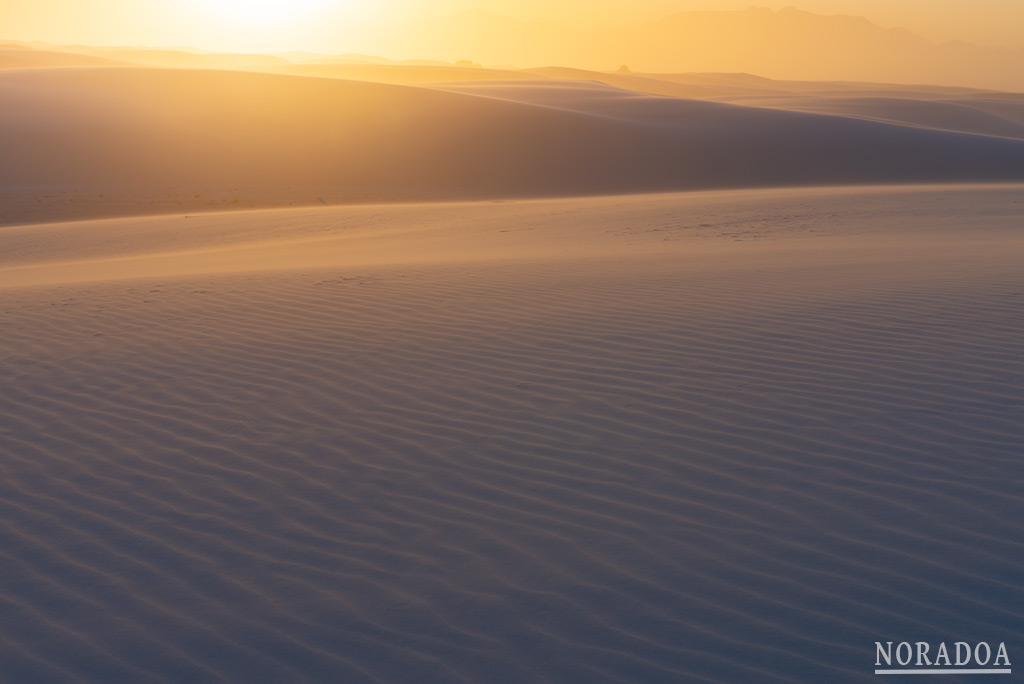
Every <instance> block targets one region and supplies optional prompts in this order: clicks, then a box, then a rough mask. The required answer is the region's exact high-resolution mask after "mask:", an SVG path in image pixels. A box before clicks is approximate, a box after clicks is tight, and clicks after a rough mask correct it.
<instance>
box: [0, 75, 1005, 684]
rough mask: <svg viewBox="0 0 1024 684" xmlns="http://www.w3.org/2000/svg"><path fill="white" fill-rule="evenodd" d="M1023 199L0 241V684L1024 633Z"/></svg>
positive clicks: (808, 664) (671, 657) (371, 670)
mask: <svg viewBox="0 0 1024 684" xmlns="http://www.w3.org/2000/svg"><path fill="white" fill-rule="evenodd" d="M403 92H404V91H403ZM445 101H447V100H445ZM1022 202H1024V186H1022V185H1004V186H972V187H965V186H934V187H917V188H889V189H880V188H846V189H805V190H732V191H720V192H705V193H684V194H665V195H649V196H636V197H608V198H589V199H588V198H583V199H549V200H536V201H515V202H500V203H491V202H486V203H484V202H467V203H461V204H433V205H376V206H359V207H322V208H320V209H317V210H312V209H292V210H280V211H263V212H239V213H231V214H209V215H204V216H199V217H192V218H189V219H185V218H183V217H182V216H173V217H169V216H165V217H151V218H146V219H134V220H103V221H93V222H83V223H74V224H53V225H36V226H18V227H7V228H0V315H2V317H3V321H4V335H3V337H2V338H0V358H2V359H3V362H2V363H0V381H2V383H3V387H4V391H3V392H2V393H0V455H2V460H0V468H2V473H3V477H2V478H0V501H2V505H3V509H4V515H3V516H2V520H0V565H2V568H3V571H2V572H0V604H2V610H3V614H4V616H5V617H4V619H2V620H0V654H2V660H3V673H4V674H3V678H5V679H6V680H7V681H11V682H32V683H33V684H46V683H50V682H53V683H57V682H59V683H61V684H64V683H66V682H88V683H97V684H99V683H103V684H109V683H110V682H165V683H170V684H184V683H186V682H187V683H189V684H203V683H206V682H239V683H241V682H245V683H246V684H253V683H262V682H266V683H268V684H269V683H275V684H276V683H279V682H296V683H297V682H317V683H322V682H347V683H348V682H352V683H361V682H395V683H398V682H417V683H425V684H426V683H432V682H437V683H442V682H443V683H445V684H447V683H450V682H466V683H479V682H509V683H510V684H512V683H515V684H520V683H522V682H558V683H561V682H565V683H566V684H568V683H572V684H576V683H578V682H601V683H604V682H608V683H611V682H630V683H639V682H643V683H645V684H658V683H661V682H666V683H667V682H672V683H676V682H680V681H686V682H722V683H725V682H729V683H733V682H764V683H768V684H773V683H776V682H778V683H781V682H837V683H843V684H845V683H847V682H850V683H852V682H869V681H873V679H874V677H873V675H872V674H871V671H872V663H873V660H872V657H873V642H874V641H875V640H878V639H886V638H888V639H901V638H907V639H918V638H920V639H932V640H940V639H943V638H946V639H948V638H950V637H949V635H973V636H972V638H978V639H990V640H1005V641H1006V642H1008V643H1011V644H1013V643H1022V642H1024V610H1022V608H1021V606H1024V592H1022V588H1021V584H1020V582H1019V576H1020V562H1021V557H1022V545H1021V539H1020V535H1019V521H1020V520H1021V519H1022V517H1024V496H1022V491H1024V464H1022V462H1021V460H1020V458H1019V457H1020V454H1021V453H1022V449H1024V422H1022V421H1021V420H1020V418H1021V412H1022V409H1024V363H1022V357H1021V340H1022V339H1024V273H1022V270H1021V268H1020V264H1021V263H1022V258H1024V234H1022V233H1021V232H1020V225H1021V218H1022V208H1024V204H1022Z"/></svg>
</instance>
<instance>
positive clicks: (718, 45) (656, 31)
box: [399, 7, 1024, 90]
mask: <svg viewBox="0 0 1024 684" xmlns="http://www.w3.org/2000/svg"><path fill="white" fill-rule="evenodd" d="M399 30H400V32H401V34H402V37H403V40H407V46H408V49H409V50H410V51H412V52H415V53H416V54H417V55H419V56H423V57H435V58H440V59H447V60H454V59H460V58H467V59H474V60H477V61H481V62H484V63H487V64H517V65H519V66H526V67H534V66H547V65H561V66H565V65H571V66H578V67H583V68H590V69H605V70H611V69H615V68H617V67H618V66H619V65H621V64H626V65H628V66H629V67H630V68H631V69H632V70H633V71H640V72H643V71H649V72H689V71H700V72H708V71H715V72H751V73H756V74H759V75H762V76H768V77H772V78H783V79H807V80H867V81H882V82H891V83H913V82H920V83H933V84H940V85H963V86H973V87H981V88H994V89H1009V90H1024V52H1022V51H1020V50H1010V49H997V48H989V47H982V46H977V45H970V44H967V43H945V44H941V45H939V44H935V43H932V42H930V41H928V40H926V39H924V38H921V37H920V36H917V35H915V34H914V33H912V32H910V31H908V30H906V29H903V28H894V29H886V28H882V27H880V26H878V25H876V24H873V23H872V22H870V21H868V20H867V19H865V18H863V17H854V16H846V15H828V16H826V15H820V14H814V13H812V12H806V11H803V10H798V9H794V8H786V9H783V10H778V11H775V10H772V9H765V8H756V7H752V8H749V9H746V10H740V11H720V12H679V13H676V14H672V15H670V16H667V17H665V18H663V19H660V20H658V21H654V22H649V23H646V24H643V25H640V26H633V27H623V28H621V29H617V30H614V31H609V32H593V33H586V32H581V31H573V30H570V29H567V28H565V27H563V26H560V25H559V24H557V23H554V22H548V21H534V22H524V21H518V20H514V19H509V18H505V17H497V16H494V15H490V14H487V13H485V12H467V13H463V14H459V15H455V16H451V17H444V18H435V19H430V20H424V21H420V22H417V23H416V24H409V25H406V26H405V27H402V28H401V29H399Z"/></svg>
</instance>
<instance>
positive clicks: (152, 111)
mask: <svg viewBox="0 0 1024 684" xmlns="http://www.w3.org/2000/svg"><path fill="white" fill-rule="evenodd" d="M573 90H578V89H573ZM547 92H548V95H550V97H549V98H548V99H547V100H545V99H544V98H541V99H540V100H534V101H531V102H526V101H524V102H510V101H502V100H499V99H495V98H494V97H479V96H476V95H471V94H465V93H451V92H439V91H435V90H429V89H423V88H415V87H409V86H398V85H385V84H375V83H357V82H350V81H338V80H331V79H315V78H301V77H294V76H280V75H270V74H261V73H242V72H219V71H193V70H151V69H123V70H122V69H96V70H74V71H70V70H61V69H43V70H38V69H36V70H10V71H6V72H4V73H0V102H2V104H3V106H2V107H0V140H2V141H3V142H2V146H3V149H2V150H0V152H2V154H3V156H4V158H5V159H7V160H13V162H14V163H8V164H5V165H4V166H3V168H2V169H0V183H3V184H6V185H8V186H10V185H17V184H22V185H35V186H46V185H66V186H74V185H76V184H81V185H89V186H93V187H102V186H105V187H108V188H112V189H117V188H120V187H130V186H146V187H156V186H161V185H176V184H182V183H187V182H191V183H221V184H235V185H241V184H250V185H253V184H263V185H268V186H274V187H280V186H299V185H303V184H305V185H311V184H317V185H323V184H329V185H332V186H335V187H341V188H368V189H374V190H388V191H395V192H408V193H419V194H421V195H423V196H425V197H436V198H441V197H499V196H544V195H563V194H592V193H609V192H616V193H618V192H634V191H644V190H657V191H660V190H671V189H690V188H713V187H722V188H727V187H744V186H769V185H807V184H838V183H875V182H899V181H908V182H909V181H951V180H962V181H983V180H1006V179H1018V178H1024V143H1020V142H1017V141H1007V140H995V139H990V138H984V137H979V136H968V135H959V134H954V133H948V132H937V131H930V130H915V129H911V128H907V127H903V126H892V125H887V124H884V123H879V122H872V121H864V120H856V119H850V118H844V117H836V116H820V115H814V114H806V113H798V112H788V111H777V110H766V109H757V108H749V107H740V106H735V105H729V104H721V103H714V102H700V101H693V100H678V99H672V98H658V97H646V96H643V97H641V96H636V95H635V94H633V93H629V92H628V91H620V90H612V91H611V92H609V93H607V94H601V95H600V96H596V97H587V98H584V99H582V100H576V101H574V103H568V102H567V101H566V99H565V98H564V97H562V93H560V92H559V90H558V89H557V88H553V89H549V91H547ZM548 95H545V97H548ZM575 96H576V94H575V93H573V97H575Z"/></svg>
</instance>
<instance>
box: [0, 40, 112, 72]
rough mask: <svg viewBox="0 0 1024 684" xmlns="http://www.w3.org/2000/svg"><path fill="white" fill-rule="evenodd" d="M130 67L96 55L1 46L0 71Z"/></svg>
mask: <svg viewBox="0 0 1024 684" xmlns="http://www.w3.org/2000/svg"><path fill="white" fill-rule="evenodd" d="M100 66H128V65H127V64H126V63H125V62H122V61H119V60H116V59H107V58H105V57H96V56H94V55H78V54H74V53H71V52H59V51H55V50H33V49H30V48H24V47H18V46H11V45H0V69H26V68H32V67H100Z"/></svg>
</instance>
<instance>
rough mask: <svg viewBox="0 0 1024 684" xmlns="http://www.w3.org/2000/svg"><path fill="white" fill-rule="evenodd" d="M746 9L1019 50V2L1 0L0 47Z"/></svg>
mask: <svg viewBox="0 0 1024 684" xmlns="http://www.w3.org/2000/svg"><path fill="white" fill-rule="evenodd" d="M751 5H756V6H759V7H772V8H776V9H778V8H782V7H786V6H796V7H798V8H800V9H805V10H808V11H812V12H818V13H843V14H852V15H859V16H863V17H866V18H868V19H870V20H871V21H873V22H875V23H878V24H880V25H882V26H885V27H895V26H903V27H906V28H908V29H910V30H912V31H914V32H915V33H918V34H919V35H922V36H923V37H925V38H928V39H931V40H936V41H945V40H954V39H955V40H964V41H969V42H974V43H979V44H986V45H1007V46H1011V47H1024V30H1022V29H1024V1H1022V0H778V1H776V0H630V1H629V2H625V1H624V0H429V1H426V0H0V38H9V39H16V40H44V41H48V42H54V43H84V44H93V45H96V44H103V45H138V44H146V45H191V46H196V47H202V48H207V49H215V50H235V51H249V52H255V51H286V50H309V51H316V52H327V53H340V52H367V53H371V54H377V55H382V56H390V55H392V54H398V53H401V52H402V45H401V44H399V43H400V41H401V40H402V36H403V35H405V31H407V30H408V28H409V27H410V26H414V25H415V24H416V22H417V21H419V20H421V19H422V18H424V17H430V16H439V15H447V14H454V13H459V12H465V11H471V10H482V11H486V12H488V13H492V14H497V15H503V16H508V17H512V18H516V19H520V20H533V19H548V20H552V21H556V22H559V23H561V24H564V25H567V26H569V27H570V28H580V29H588V30H590V29H600V28H608V27H610V26H614V25H621V24H623V23H624V22H625V23H641V22H643V21H648V20H653V19H657V18H660V17H662V16H665V15H667V14H670V13H672V12H675V11H682V10H716V9H717V10H732V9H744V8H746V7H748V6H751ZM396 27H400V29H401V30H399V29H396ZM399 56H401V57H408V56H409V55H406V54H400V55H399ZM420 56H422V57H429V55H420Z"/></svg>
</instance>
